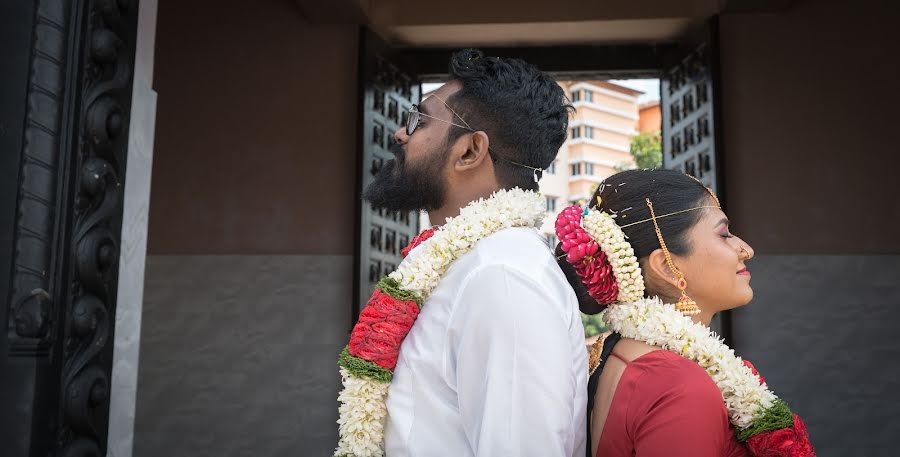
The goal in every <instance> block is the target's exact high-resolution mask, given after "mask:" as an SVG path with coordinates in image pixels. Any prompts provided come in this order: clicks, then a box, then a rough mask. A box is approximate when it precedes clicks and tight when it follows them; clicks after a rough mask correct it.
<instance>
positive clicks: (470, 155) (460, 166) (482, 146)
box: [454, 131, 490, 171]
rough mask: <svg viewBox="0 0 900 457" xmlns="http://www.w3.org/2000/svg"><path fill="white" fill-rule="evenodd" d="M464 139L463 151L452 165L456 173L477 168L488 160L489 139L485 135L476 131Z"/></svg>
mask: <svg viewBox="0 0 900 457" xmlns="http://www.w3.org/2000/svg"><path fill="white" fill-rule="evenodd" d="M464 138H467V139H466V140H464V141H465V144H464V146H465V150H464V151H463V152H462V154H461V155H460V156H459V157H458V158H457V159H456V163H455V164H454V166H455V167H456V169H457V170H458V171H465V170H470V169H473V168H477V167H478V166H479V165H481V163H482V162H483V161H484V160H486V159H487V158H490V139H489V138H488V136H487V134H486V133H484V132H481V131H478V132H474V133H472V134H471V135H465V136H464Z"/></svg>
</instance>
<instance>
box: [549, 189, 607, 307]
mask: <svg viewBox="0 0 900 457" xmlns="http://www.w3.org/2000/svg"><path fill="white" fill-rule="evenodd" d="M581 213H582V211H581V208H579V207H578V206H577V205H572V206H570V207H568V208H566V209H564V210H562V212H561V213H559V216H557V218H556V237H557V238H559V241H560V244H561V245H562V250H563V251H565V253H566V261H568V262H569V264H571V265H572V266H573V267H575V271H576V272H577V273H578V276H579V277H581V281H582V282H583V283H584V285H585V287H587V290H588V294H590V296H591V298H593V299H594V300H597V303H600V304H601V305H609V304H611V303H615V301H616V298H617V297H618V296H619V285H618V284H617V283H616V277H615V275H614V274H613V271H612V265H611V264H610V263H609V259H608V258H607V257H606V254H605V253H604V252H603V251H602V250H601V249H600V245H598V244H597V242H596V241H594V240H593V239H592V238H591V236H590V235H588V233H587V232H585V231H584V228H582V227H581Z"/></svg>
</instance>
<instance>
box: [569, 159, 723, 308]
mask: <svg viewBox="0 0 900 457" xmlns="http://www.w3.org/2000/svg"><path fill="white" fill-rule="evenodd" d="M598 197H599V200H600V204H599V205H598V204H597V200H598ZM647 198H649V199H650V201H651V202H653V210H654V211H655V212H656V215H657V216H661V215H664V214H669V213H675V212H677V211H682V210H686V209H690V208H696V207H698V206H703V205H710V204H714V203H710V199H711V195H710V193H709V191H708V190H707V189H706V188H705V187H704V186H703V184H701V183H700V182H698V181H697V180H696V179H694V178H692V177H690V176H688V175H685V174H683V173H681V172H678V171H673V170H662V169H654V170H628V171H623V172H621V173H616V174H614V175H612V176H610V177H608V178H606V179H605V180H604V181H603V183H602V184H600V186H599V187H598V188H597V191H596V192H594V196H593V197H592V198H591V201H590V204H589V206H590V208H591V209H598V210H601V211H604V212H606V213H608V214H611V215H612V214H617V216H616V223H618V224H619V226H620V227H622V226H625V227H624V228H623V229H622V231H623V232H625V235H626V236H627V237H628V242H629V243H630V244H631V247H632V248H633V249H634V255H635V257H637V259H638V260H639V261H640V260H643V259H644V258H646V257H647V256H648V255H650V253H652V252H653V251H655V250H656V249H659V248H660V245H659V239H658V238H657V236H656V230H655V228H654V226H653V222H652V221H649V220H648V221H646V222H643V223H639V224H635V225H631V226H628V224H629V223H632V222H638V221H643V220H646V219H650V209H649V208H648V207H647V200H646V199H647ZM702 215H703V211H700V210H698V211H686V212H683V213H679V214H673V215H671V216H667V217H663V218H659V217H657V223H658V224H659V229H660V231H661V232H662V235H663V239H664V240H665V241H666V247H667V248H668V249H669V252H671V253H673V254H677V255H687V254H690V251H691V245H690V243H689V240H688V232H689V231H690V229H691V227H693V226H694V224H696V223H697V221H699V220H700V217H701V216H702ZM564 254H565V252H563V250H562V246H561V245H560V244H557V245H556V257H557V262H558V263H559V266H560V268H562V271H563V273H564V274H565V275H566V279H568V280H569V284H570V285H571V286H572V289H574V290H575V295H577V296H578V305H579V307H580V308H581V311H582V312H583V313H586V314H596V313H598V312H600V311H602V310H603V308H605V306H602V305H600V304H598V303H597V302H596V301H595V300H594V299H593V298H591V297H590V295H588V291H587V288H586V287H585V286H584V283H582V281H581V277H579V276H578V274H577V273H575V268H574V267H573V266H572V265H571V264H569V262H567V261H566V258H565V256H564Z"/></svg>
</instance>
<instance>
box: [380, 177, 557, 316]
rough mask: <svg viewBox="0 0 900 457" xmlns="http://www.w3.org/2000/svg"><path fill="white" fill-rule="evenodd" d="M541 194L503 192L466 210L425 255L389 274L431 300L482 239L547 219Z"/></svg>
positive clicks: (450, 222)
mask: <svg viewBox="0 0 900 457" xmlns="http://www.w3.org/2000/svg"><path fill="white" fill-rule="evenodd" d="M544 211H545V210H544V202H543V197H542V196H541V195H540V194H537V193H535V192H530V191H524V190H522V189H519V188H515V189H511V190H501V191H499V192H497V193H495V194H494V195H492V196H491V198H489V199H487V200H484V199H480V200H477V201H474V202H472V203H470V204H469V205H468V206H466V207H465V208H463V209H462V210H461V211H460V213H459V216H457V217H454V218H449V219H447V224H446V225H444V226H443V227H442V228H441V230H439V231H438V232H436V233H435V234H434V236H432V237H431V238H430V239H428V241H426V242H425V243H424V245H423V248H424V252H422V253H421V254H420V255H418V256H416V257H415V258H414V259H412V261H410V262H406V263H403V264H401V265H400V267H399V268H398V269H397V270H396V271H394V272H392V273H391V274H389V275H388V276H390V277H391V279H395V280H396V281H398V282H399V283H400V287H401V288H403V289H405V290H408V291H411V292H416V293H417V294H419V295H420V296H421V297H422V299H423V300H424V299H426V298H428V295H429V294H431V291H432V289H434V288H435V287H437V285H438V283H439V282H440V281H441V277H442V276H443V275H444V272H445V271H446V270H447V268H449V267H450V264H451V263H453V261H454V260H456V259H457V258H459V257H460V256H462V255H463V254H465V253H467V252H469V250H471V249H472V247H473V246H474V245H475V243H477V242H478V241H479V240H481V239H482V238H485V237H487V236H488V235H491V234H493V233H496V232H498V231H500V230H503V229H505V228H509V227H533V226H535V225H536V224H538V223H540V222H541V220H542V219H543V218H544Z"/></svg>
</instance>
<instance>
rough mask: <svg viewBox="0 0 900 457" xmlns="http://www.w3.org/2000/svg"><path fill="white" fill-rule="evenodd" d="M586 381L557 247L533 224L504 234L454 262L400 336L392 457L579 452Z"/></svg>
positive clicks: (391, 400)
mask: <svg viewBox="0 0 900 457" xmlns="http://www.w3.org/2000/svg"><path fill="white" fill-rule="evenodd" d="M421 249H422V248H421V247H418V248H416V249H414V250H413V251H412V252H411V253H410V254H409V256H408V258H407V261H408V259H410V258H413V257H415V256H416V255H417V254H420V253H421ZM587 379H588V373H587V352H586V350H585V344H584V329H583V327H582V324H581V315H580V313H579V311H578V301H577V299H576V298H575V293H574V292H573V291H572V288H571V287H570V286H569V284H568V282H566V278H565V276H563V273H562V271H561V270H560V269H559V266H558V265H557V264H556V259H555V258H554V256H553V252H552V251H551V250H550V248H549V246H548V245H547V242H546V240H545V238H544V237H543V236H542V235H541V234H540V233H538V231H537V230H535V229H531V228H511V229H506V230H502V231H500V232H498V233H495V234H493V235H491V236H489V237H487V238H485V239H483V240H481V241H479V242H478V243H477V244H476V245H475V247H474V248H473V249H472V251H471V252H469V253H468V254H466V255H464V256H463V257H461V258H459V259H457V260H456V262H454V263H453V264H452V265H451V266H450V268H449V270H448V271H447V272H446V273H445V274H444V277H443V279H442V280H441V282H440V284H439V285H438V286H437V287H436V288H435V289H434V290H433V291H432V293H431V296H429V297H428V299H427V300H426V301H425V305H424V306H423V307H422V312H421V314H419V317H418V319H417V320H416V323H415V325H413V328H412V331H410V333H409V335H408V336H407V337H406V339H405V340H404V341H403V344H402V346H401V349H400V357H399V359H398V362H397V367H396V369H395V370H394V378H393V382H392V383H391V386H390V389H389V391H388V397H387V410H388V420H387V425H386V427H385V451H386V454H387V457H406V456H411V457H428V456H452V457H464V456H478V457H500V456H516V457H525V456H540V457H556V456H559V457H570V456H573V457H582V456H584V454H585V445H586V444H585V427H586V422H585V420H586V419H585V416H586V407H587V406H586V405H587Z"/></svg>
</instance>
